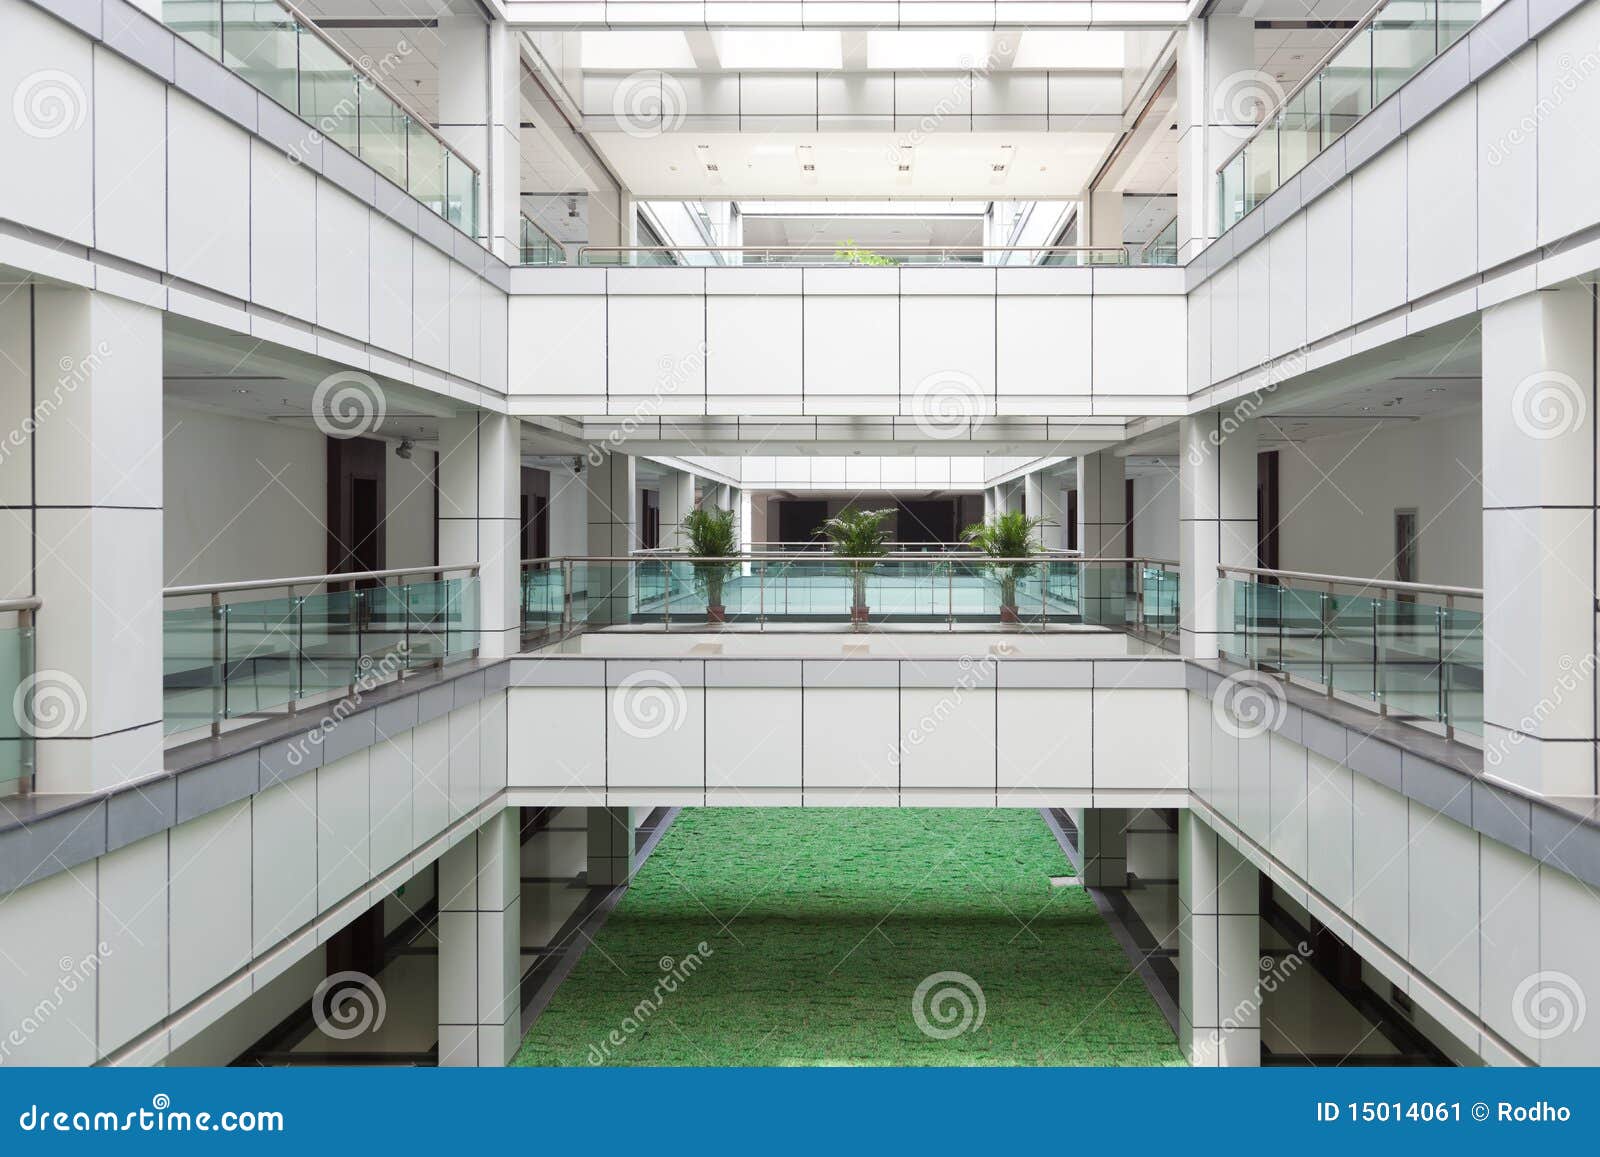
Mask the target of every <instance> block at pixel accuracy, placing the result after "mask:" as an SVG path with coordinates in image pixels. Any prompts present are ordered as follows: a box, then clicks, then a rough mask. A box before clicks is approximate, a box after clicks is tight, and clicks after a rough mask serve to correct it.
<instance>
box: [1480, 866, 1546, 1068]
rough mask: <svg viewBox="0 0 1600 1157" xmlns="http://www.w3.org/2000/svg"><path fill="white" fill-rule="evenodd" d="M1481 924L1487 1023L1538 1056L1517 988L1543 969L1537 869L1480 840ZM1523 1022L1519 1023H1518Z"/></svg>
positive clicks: (1509, 1040)
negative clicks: (1523, 1013)
mask: <svg viewBox="0 0 1600 1157" xmlns="http://www.w3.org/2000/svg"><path fill="white" fill-rule="evenodd" d="M1479 844H1480V845H1481V847H1480V857H1479V868H1480V875H1479V887H1480V892H1479V895H1480V897H1481V899H1480V901H1479V903H1480V904H1481V906H1482V912H1483V916H1482V919H1481V920H1480V922H1479V925H1478V938H1477V939H1478V949H1479V953H1478V956H1479V960H1480V961H1481V967H1482V973H1483V975H1482V986H1481V991H1482V1004H1481V1009H1480V1012H1481V1014H1482V1016H1483V1021H1484V1023H1485V1024H1486V1025H1488V1026H1489V1027H1490V1028H1491V1029H1492V1030H1493V1031H1494V1032H1496V1033H1498V1034H1499V1035H1500V1036H1502V1037H1504V1038H1505V1039H1506V1041H1507V1042H1508V1043H1510V1044H1511V1046H1512V1047H1513V1048H1516V1049H1519V1050H1521V1051H1522V1052H1523V1053H1524V1054H1525V1055H1527V1056H1530V1057H1537V1056H1538V1055H1539V1041H1538V1039H1537V1038H1536V1037H1534V1036H1533V1035H1532V1033H1531V1031H1530V1030H1531V1029H1532V1028H1534V1027H1535V1026H1534V1025H1532V1024H1531V1023H1530V1022H1529V1021H1528V1019H1527V1018H1526V1017H1525V1016H1518V1003H1517V1000H1518V990H1519V988H1521V987H1522V986H1523V985H1524V984H1525V982H1526V981H1527V979H1528V978H1529V977H1530V976H1533V975H1534V974H1535V973H1537V972H1538V971H1539V865H1538V863H1537V862H1536V861H1534V860H1533V859H1531V858H1530V857H1528V856H1525V855H1523V854H1522V853H1521V852H1517V851H1514V850H1512V849H1511V848H1508V847H1506V846H1505V845H1504V844H1502V843H1500V842H1498V841H1496V840H1488V839H1486V840H1480V841H1479ZM1519 1021H1520V1022H1521V1023H1518V1022H1519Z"/></svg>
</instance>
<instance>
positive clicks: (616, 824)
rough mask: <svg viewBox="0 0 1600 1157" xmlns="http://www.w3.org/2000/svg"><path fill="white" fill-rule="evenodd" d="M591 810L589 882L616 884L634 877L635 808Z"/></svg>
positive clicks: (596, 808)
mask: <svg viewBox="0 0 1600 1157" xmlns="http://www.w3.org/2000/svg"><path fill="white" fill-rule="evenodd" d="M588 813H589V884H590V886H591V887H593V886H603V887H614V886H615V885H617V884H627V883H630V882H631V881H632V880H633V844H634V825H633V809H632V808H625V807H592V808H589V809H588Z"/></svg>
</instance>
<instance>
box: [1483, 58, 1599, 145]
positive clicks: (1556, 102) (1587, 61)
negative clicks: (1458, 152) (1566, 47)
mask: <svg viewBox="0 0 1600 1157" xmlns="http://www.w3.org/2000/svg"><path fill="white" fill-rule="evenodd" d="M1556 67H1557V68H1558V69H1559V70H1560V71H1559V72H1558V73H1557V74H1556V77H1555V79H1554V81H1552V82H1551V83H1550V85H1549V87H1548V88H1547V90H1546V91H1545V92H1544V93H1543V94H1542V95H1541V96H1540V97H1539V103H1538V104H1536V105H1534V107H1533V112H1531V113H1529V114H1527V115H1525V116H1523V117H1521V118H1520V119H1519V120H1518V121H1517V123H1516V124H1514V125H1512V126H1511V128H1510V129H1508V130H1506V132H1504V133H1502V134H1501V135H1500V137H1499V139H1497V140H1496V141H1494V142H1493V143H1492V144H1490V146H1489V148H1488V149H1487V150H1486V152H1485V157H1484V159H1485V160H1487V161H1488V162H1489V164H1490V165H1491V166H1495V165H1499V164H1500V163H1501V162H1503V161H1505V160H1506V159H1507V158H1509V157H1510V156H1511V153H1512V152H1513V151H1514V150H1515V149H1517V148H1520V147H1521V146H1522V145H1524V144H1526V143H1527V142H1528V141H1531V140H1533V139H1534V138H1535V136H1536V135H1537V133H1538V130H1539V126H1540V125H1542V124H1543V123H1544V122H1545V121H1547V120H1549V119H1550V117H1551V116H1552V115H1554V114H1555V111H1556V110H1557V109H1559V108H1560V107H1561V106H1562V105H1564V104H1566V103H1567V97H1568V96H1570V95H1572V94H1573V93H1576V92H1577V91H1578V88H1579V87H1580V85H1581V84H1582V82H1585V81H1588V80H1590V79H1591V78H1593V77H1594V76H1595V75H1596V74H1600V45H1596V46H1595V47H1594V48H1592V49H1590V50H1589V51H1588V52H1586V53H1584V54H1583V55H1582V56H1581V57H1579V58H1578V60H1577V61H1576V62H1574V61H1573V59H1572V56H1571V54H1570V53H1565V52H1564V53H1562V54H1561V55H1560V56H1558V57H1557V58H1556Z"/></svg>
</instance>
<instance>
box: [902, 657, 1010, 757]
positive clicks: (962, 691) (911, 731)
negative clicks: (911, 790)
mask: <svg viewBox="0 0 1600 1157" xmlns="http://www.w3.org/2000/svg"><path fill="white" fill-rule="evenodd" d="M957 666H959V667H960V668H961V674H959V675H957V676H956V682H955V686H954V687H952V688H951V689H950V694H948V695H944V696H941V697H940V699H939V701H938V702H937V703H935V704H934V705H933V707H932V709H930V710H929V711H928V712H927V713H926V714H924V715H923V716H922V717H921V718H919V719H918V720H917V721H916V722H915V723H913V724H912V725H911V726H910V727H908V728H906V731H905V735H904V736H903V737H902V740H901V742H900V743H899V744H896V745H894V746H892V747H890V748H889V763H890V765H891V766H893V767H898V766H899V765H900V760H901V759H902V758H903V757H904V754H905V750H906V748H908V747H921V746H922V744H924V743H925V742H927V741H928V739H930V738H931V737H932V736H933V733H934V732H935V731H937V730H938V729H939V725H940V724H942V723H943V722H944V721H945V720H947V719H949V718H950V716H952V715H954V714H955V711H956V708H958V707H960V706H961V701H962V700H963V699H965V698H966V697H967V693H968V692H969V691H971V690H973V689H974V688H976V687H979V686H982V685H984V684H986V683H993V681H994V676H995V656H994V655H985V656H984V657H983V658H981V659H978V660H977V661H974V660H973V658H972V656H971V655H963V656H961V658H960V659H959V660H958V662H957Z"/></svg>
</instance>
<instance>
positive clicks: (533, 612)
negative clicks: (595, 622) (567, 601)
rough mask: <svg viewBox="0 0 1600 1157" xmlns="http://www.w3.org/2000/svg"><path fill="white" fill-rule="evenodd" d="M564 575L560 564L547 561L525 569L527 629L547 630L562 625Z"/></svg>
mask: <svg viewBox="0 0 1600 1157" xmlns="http://www.w3.org/2000/svg"><path fill="white" fill-rule="evenodd" d="M562 578H563V576H562V572H561V568H560V567H559V566H556V565H554V564H549V563H547V564H543V565H540V566H534V567H525V568H524V569H523V572H522V626H523V629H524V630H528V631H546V630H551V629H553V628H556V627H559V626H560V625H561V605H562V601H563V598H562V586H561V584H562Z"/></svg>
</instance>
